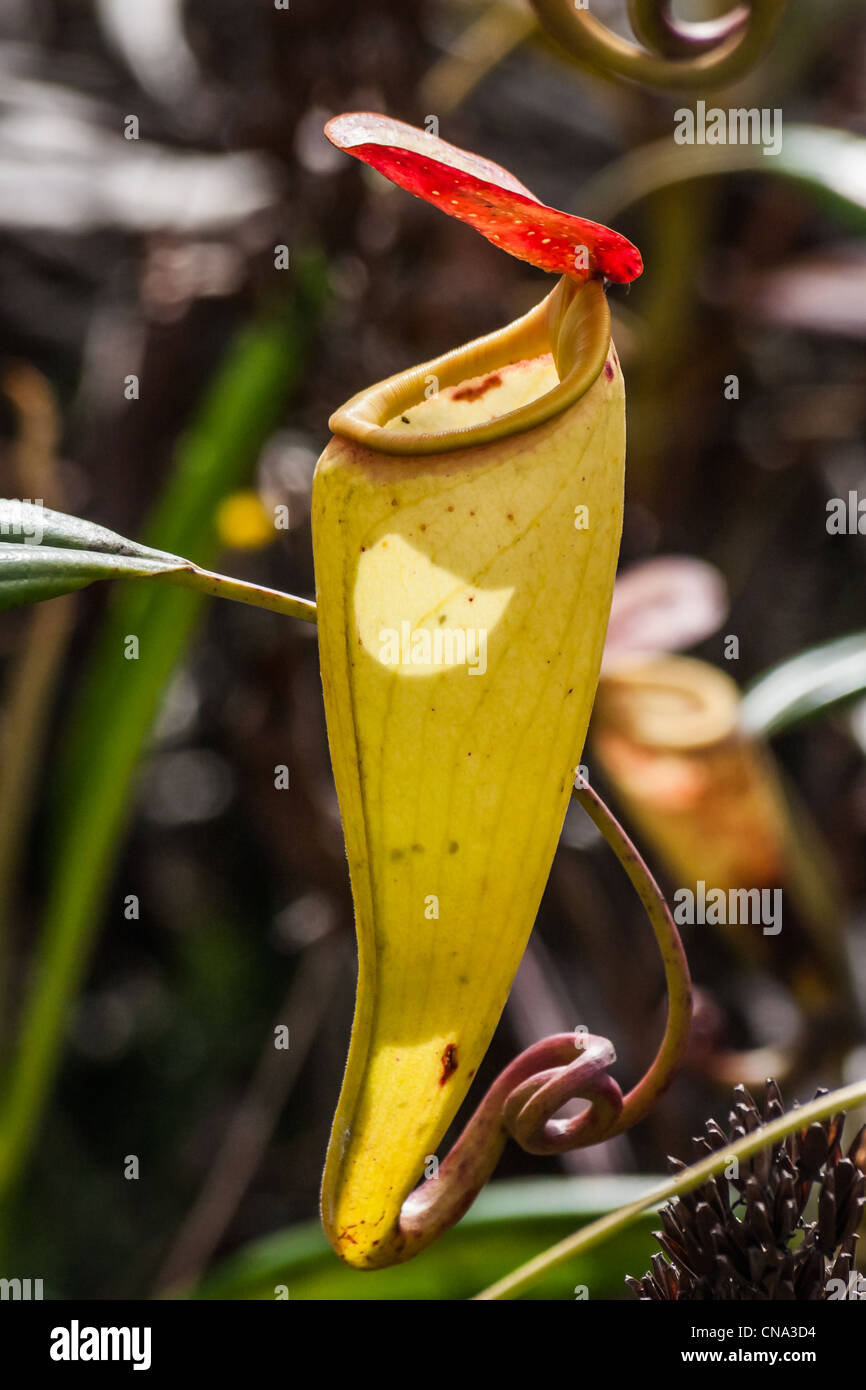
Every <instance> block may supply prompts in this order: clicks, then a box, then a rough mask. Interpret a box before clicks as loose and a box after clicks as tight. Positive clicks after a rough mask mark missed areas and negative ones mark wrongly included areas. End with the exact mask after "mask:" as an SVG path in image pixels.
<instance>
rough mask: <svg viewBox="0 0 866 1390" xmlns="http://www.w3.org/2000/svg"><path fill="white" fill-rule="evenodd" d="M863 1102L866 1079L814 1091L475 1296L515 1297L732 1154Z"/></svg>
mask: <svg viewBox="0 0 866 1390" xmlns="http://www.w3.org/2000/svg"><path fill="white" fill-rule="evenodd" d="M864 1104H866V1080H864V1081H855V1082H853V1083H852V1084H851V1085H850V1086H843V1087H842V1088H841V1089H840V1090H838V1091H831V1092H830V1093H829V1094H828V1095H825V1096H819V1097H818V1098H817V1099H816V1100H812V1101H809V1102H808V1103H807V1104H806V1105H800V1106H797V1107H796V1108H795V1109H793V1110H790V1111H788V1113H787V1114H785V1115H781V1116H780V1117H779V1119H777V1120H772V1121H771V1122H770V1123H769V1124H766V1125H761V1126H760V1128H759V1129H756V1130H754V1131H753V1132H752V1133H751V1134H747V1135H746V1136H745V1137H744V1138H743V1139H738V1140H737V1142H736V1143H735V1144H729V1145H726V1146H725V1148H724V1149H720V1150H719V1151H718V1152H716V1153H714V1154H711V1155H709V1157H707V1158H704V1159H701V1161H700V1162H699V1163H693V1164H692V1165H691V1167H689V1168H685V1169H683V1170H682V1171H681V1172H679V1173H677V1174H676V1175H675V1176H674V1177H671V1178H668V1179H667V1181H666V1182H664V1183H661V1184H660V1185H659V1186H658V1187H653V1188H651V1189H650V1191H649V1192H647V1193H646V1194H645V1195H644V1196H643V1197H638V1198H637V1199H636V1201H634V1202H627V1203H626V1205H625V1206H623V1207H619V1208H618V1209H617V1210H616V1211H614V1212H610V1213H609V1215H607V1216H603V1217H601V1218H600V1219H599V1220H598V1221H593V1222H591V1223H590V1224H589V1225H588V1226H584V1227H583V1228H582V1229H581V1230H579V1231H577V1232H576V1233H575V1234H574V1235H573V1236H567V1237H566V1239H565V1240H562V1241H559V1242H558V1244H556V1245H552V1246H551V1247H550V1249H549V1250H545V1251H544V1252H543V1253H542V1254H541V1255H537V1256H536V1258H535V1259H534V1260H529V1261H528V1262H527V1263H526V1264H525V1265H521V1266H520V1268H519V1269H515V1270H512V1272H511V1273H510V1274H507V1275H506V1276H505V1278H504V1279H499V1280H497V1282H496V1283H495V1284H491V1285H490V1287H489V1288H487V1289H485V1290H484V1291H483V1292H482V1293H480V1294H477V1295H476V1301H480V1302H493V1301H496V1300H500V1299H511V1298H517V1297H519V1295H520V1294H523V1293H525V1292H526V1291H527V1289H531V1288H532V1286H533V1285H534V1284H536V1283H537V1282H538V1280H539V1279H540V1278H541V1277H542V1276H543V1275H544V1274H547V1273H548V1272H549V1271H550V1270H551V1269H556V1268H557V1267H558V1266H559V1265H563V1264H565V1263H567V1262H568V1261H569V1260H574V1259H577V1257H578V1256H580V1255H585V1254H586V1253H587V1252H588V1251H590V1250H594V1249H595V1248H596V1246H599V1245H602V1244H603V1243H604V1241H606V1240H608V1239H609V1238H610V1237H611V1236H613V1235H616V1234H617V1233H618V1232H619V1231H623V1230H625V1228H626V1227H627V1226H630V1225H631V1223H632V1222H633V1221H634V1220H635V1218H636V1217H638V1216H640V1215H641V1213H642V1212H644V1211H646V1210H647V1208H648V1207H653V1206H658V1205H659V1203H661V1202H665V1201H668V1200H669V1199H670V1198H671V1197H681V1196H682V1195H683V1194H684V1193H686V1192H691V1191H692V1189H693V1188H695V1187H700V1185H701V1183H704V1182H706V1181H707V1179H708V1178H712V1177H715V1175H716V1174H717V1173H721V1172H723V1171H724V1169H725V1168H726V1167H727V1166H728V1164H729V1163H730V1162H731V1160H732V1159H737V1160H738V1161H739V1160H741V1159H745V1158H751V1157H752V1155H753V1154H756V1153H760V1151H761V1150H762V1149H766V1148H769V1147H770V1146H771V1145H772V1144H775V1143H777V1142H778V1141H779V1140H781V1139H784V1138H786V1136H787V1135H789V1134H792V1133H793V1132H794V1131H795V1130H801V1129H806V1128H807V1127H808V1126H809V1125H810V1124H812V1123H813V1122H814V1121H816V1120H824V1119H826V1118H827V1116H828V1115H835V1114H837V1113H838V1112H839V1111H842V1110H846V1111H847V1110H851V1109H853V1108H854V1107H856V1106H858V1105H864Z"/></svg>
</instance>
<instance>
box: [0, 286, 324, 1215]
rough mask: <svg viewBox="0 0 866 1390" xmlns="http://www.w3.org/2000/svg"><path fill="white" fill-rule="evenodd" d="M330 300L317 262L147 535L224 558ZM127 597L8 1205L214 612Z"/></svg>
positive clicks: (206, 426) (20, 1073) (122, 599)
mask: <svg viewBox="0 0 866 1390" xmlns="http://www.w3.org/2000/svg"><path fill="white" fill-rule="evenodd" d="M324 293H325V291H324V275H323V271H322V267H321V265H320V263H319V262H318V261H311V262H309V263H308V264H307V266H306V267H305V269H304V271H303V272H302V275H301V277H300V280H299V287H298V292H297V297H296V299H295V300H294V301H293V302H292V304H291V305H290V306H289V307H288V309H287V310H286V312H285V315H284V317H281V318H280V319H279V320H275V321H273V322H270V323H268V324H265V325H259V326H255V327H253V328H251V329H249V330H247V331H245V332H244V333H243V334H242V335H241V336H240V339H239V340H238V341H237V342H236V344H235V345H234V347H233V349H232V351H231V352H230V354H229V358H228V360H227V361H226V363H225V365H224V366H223V368H222V369H221V370H220V371H219V372H218V373H217V376H216V378H215V380H214V381H213V382H212V383H211V385H210V388H209V390H208V392H207V396H206V399H205V400H204V402H203V404H202V406H201V408H200V410H199V412H198V415H197V418H196V420H195V423H194V424H193V425H192V427H191V429H190V430H189V431H188V433H187V434H186V436H185V437H184V438H183V439H182V441H181V442H180V444H179V446H178V448H177V451H176V456H175V461H174V467H173V470H172V473H171V476H170V478H169V480H168V483H167V485H166V487H165V489H164V492H163V495H162V498H161V501H160V503H159V505H158V507H157V509H156V512H155V514H154V515H153V516H152V518H151V522H150V525H149V527H148V528H147V536H146V540H147V542H148V544H151V545H153V546H155V547H158V548H159V549H161V550H164V551H168V552H170V553H173V554H178V553H179V554H182V555H184V556H189V557H190V558H192V559H193V560H195V561H198V562H199V563H201V564H203V565H208V564H210V563H212V562H213V561H214V560H215V558H216V555H217V552H218V540H217V533H216V529H215V524H214V513H215V510H216V508H217V506H218V504H219V502H220V501H221V499H222V498H223V497H224V496H225V495H226V494H227V493H228V492H230V491H232V490H233V489H234V488H236V487H237V486H238V485H239V484H241V483H242V482H244V481H245V480H246V479H247V478H248V476H249V473H250V470H251V468H252V466H253V464H254V462H255V459H256V456H257V453H258V450H259V448H260V447H261V445H262V443H263V442H264V440H265V439H266V438H267V435H268V433H269V432H270V430H271V428H272V427H273V425H274V424H275V422H276V420H277V418H278V414H279V411H280V409H281V408H282V407H283V406H284V404H285V401H286V398H287V395H288V394H289V392H290V391H291V389H292V387H293V385H294V384H295V383H296V382H297V381H298V379H299V377H300V375H301V372H302V370H303V362H304V356H305V349H306V346H307V342H308V340H309V334H310V330H311V326H312V324H313V323H314V322H315V321H316V320H317V318H318V311H319V308H320V306H321V304H322V302H323V300H324ZM113 597H114V600H115V601H114V602H113V603H112V605H111V608H110V611H109V613H108V616H107V618H106V622H105V627H104V630H103V632H102V634H101V636H100V638H99V640H98V642H97V644H96V647H95V650H94V651H93V653H92V655H91V658H90V662H89V668H88V671H87V674H86V676H85V678H84V680H83V682H82V686H81V690H80V692H79V697H78V699H77V701H76V704H75V707H74V709H73V712H72V715H71V717H70V720H69V724H68V727H67V729H66V731H65V739H64V754H63V761H62V763H61V765H60V766H59V768H58V771H57V778H56V786H57V791H58V802H57V813H56V815H55V817H54V821H53V825H52V826H51V829H50V832H49V836H48V844H47V855H48V866H49V870H48V871H49V883H48V890H47V903H46V909H45V918H44V924H43V929H42V933H41V936H40V939H39V943H38V946H37V949H36V955H35V960H34V962H33V967H32V973H31V979H30V985H29V991H28V995H27V997H26V999H25V1002H24V1007H23V1012H22V1017H21V1025H20V1029H19V1035H18V1039H17V1044H16V1047H15V1050H14V1051H13V1054H12V1057H11V1059H10V1062H9V1066H8V1068H7V1070H6V1074H5V1076H4V1078H3V1080H4V1087H3V1097H2V1107H0V1121H2V1122H0V1200H3V1199H8V1196H9V1193H10V1191H11V1190H12V1188H13V1186H14V1184H15V1181H16V1179H17V1178H18V1176H19V1175H20V1172H21V1169H22V1166H23V1164H24V1162H25V1160H26V1156H27V1153H28V1151H29V1147H30V1145H31V1143H32V1141H33V1137H34V1134H35V1131H36V1129H37V1126H38V1123H39V1118H40V1115H41V1112H42V1109H43V1106H44V1103H45V1100H46V1097H47V1094H48V1091H49V1088H50V1086H51V1084H52V1080H53V1077H54V1074H55V1071H56V1068H57V1064H58V1060H59V1055H60V1051H61V1048H62V1041H63V1036H64V1029H65V1026H66V1021H67V1016H68V1012H69V1007H70V1004H71V1001H72V999H73V998H74V996H75V993H76V991H77V989H78V986H79V984H80V981H81V978H82V975H83V972H84V970H85V968H86V964H87V961H88V959H89V954H90V947H91V943H92V938H93V935H94V932H95V930H96V927H97V926H98V924H99V919H100V908H101V904H102V899H103V895H104V892H105V889H106V886H107V884H108V881H109V878H110V874H111V870H112V866H113V864H114V862H115V858H116V855H117V852H118V849H119V846H120V843H121V840H122V837H123V834H124V832H125V829H126V825H127V821H128V817H129V814H130V800H131V793H132V790H133V783H134V777H135V772H136V769H137V766H138V763H139V760H140V757H141V753H142V750H143V748H144V746H145V743H146V740H147V737H148V733H149V731H150V728H151V726H152V723H153V720H154V717H155V715H156V713H157V711H158V708H159V703H160V699H161V696H162V693H163V691H164V689H165V687H166V684H167V682H168V680H169V677H170V676H171V673H172V671H173V670H174V668H175V666H176V664H177V662H178V659H179V658H180V657H181V655H182V654H183V652H184V650H185V648H186V647H187V645H188V643H189V640H190V637H191V635H192V632H193V629H194V626H195V622H196V619H197V616H198V614H199V610H200V607H201V604H202V601H203V600H202V598H201V596H200V595H198V594H196V593H193V592H188V591H185V590H176V589H173V588H168V587H165V586H163V585H158V586H153V585H150V584H136V585H124V586H120V587H119V588H118V592H117V593H116V594H115V595H114V596H113ZM130 634H134V635H135V636H137V638H138V642H139V658H138V660H137V661H128V660H126V659H125V657H124V643H125V638H126V637H127V636H128V635H130Z"/></svg>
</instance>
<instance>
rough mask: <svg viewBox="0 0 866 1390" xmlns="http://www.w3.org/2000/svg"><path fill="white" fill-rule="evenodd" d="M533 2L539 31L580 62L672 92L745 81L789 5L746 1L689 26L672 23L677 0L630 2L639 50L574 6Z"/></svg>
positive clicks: (558, 0) (569, 0)
mask: <svg viewBox="0 0 866 1390" xmlns="http://www.w3.org/2000/svg"><path fill="white" fill-rule="evenodd" d="M531 2H532V5H533V7H534V9H535V11H536V13H537V15H538V17H539V20H540V21H541V24H542V26H543V27H544V28H545V29H546V30H547V32H548V33H550V34H551V35H552V36H553V37H554V38H555V39H557V40H558V41H559V43H560V44H562V46H563V48H565V49H567V51H568V52H569V53H570V54H571V55H572V56H573V57H575V58H577V59H578V60H580V61H581V62H587V63H591V64H592V66H593V67H595V68H599V69H602V70H605V71H608V72H613V73H616V74H617V75H618V76H620V77H626V78H631V79H632V80H633V81H635V82H643V83H646V84H647V85H648V86H652V87H673V88H677V87H679V88H686V87H695V88H710V87H722V86H725V85H727V84H728V83H731V82H736V81H737V80H738V79H739V78H741V77H743V76H744V75H745V74H746V73H747V72H749V71H750V70H751V69H752V68H753V67H755V65H756V64H757V63H758V62H759V61H760V59H761V57H762V56H763V54H764V53H765V51H766V49H767V48H768V46H769V44H770V42H771V41H772V39H773V36H774V34H775V32H776V29H777V28H778V25H779V23H780V21H781V18H782V15H783V14H784V12H785V8H786V6H787V0H747V2H746V3H743V4H739V5H736V6H735V7H734V8H733V9H731V10H730V11H729V13H728V14H726V15H723V16H721V18H719V19H712V20H704V21H701V22H699V23H690V22H688V21H686V20H682V19H678V18H676V17H675V15H674V13H673V3H672V0H629V6H628V10H629V18H630V20H631V25H632V29H633V30H634V33H635V36H636V38H637V39H638V40H639V43H638V44H635V43H632V42H631V41H630V40H628V39H623V38H620V37H619V35H618V34H613V33H611V31H610V30H609V29H607V28H606V27H605V26H604V25H603V24H602V23H601V21H600V20H598V19H596V18H595V16H594V15H593V14H591V13H590V11H589V10H588V9H584V8H579V7H578V6H577V5H576V4H575V0H531ZM640 45H642V47H641V46H640Z"/></svg>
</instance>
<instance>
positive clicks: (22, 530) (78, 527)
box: [0, 497, 188, 612]
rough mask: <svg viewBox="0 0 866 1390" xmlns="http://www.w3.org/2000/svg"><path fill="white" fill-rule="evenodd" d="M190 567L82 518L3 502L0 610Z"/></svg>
mask: <svg viewBox="0 0 866 1390" xmlns="http://www.w3.org/2000/svg"><path fill="white" fill-rule="evenodd" d="M186 568H188V566H187V564H186V561H184V560H182V559H181V558H180V557H179V556H178V555H169V554H167V553H166V552H165V551H161V550H154V549H152V548H151V547H150V546H147V545H139V544H137V543H136V542H135V541H130V540H127V539H126V537H125V536H119V535H117V533H116V532H115V531H109V530H107V529H106V527H104V526H96V525H95V524H94V523H93V522H92V521H85V520H84V519H83V518H82V517H79V516H67V515H66V514H65V513H64V512H55V511H52V510H51V509H50V508H48V507H43V506H41V505H40V504H38V503H34V502H26V501H19V500H18V499H17V498H14V497H2V498H0V612H3V611H4V610H5V609H7V608H16V607H20V606H21V605H22V604H26V603H41V602H42V600H43V599H46V598H56V597H57V596H58V595H59V594H68V593H71V592H72V590H73V589H83V588H84V587H85V586H86V585H87V584H92V583H93V581H94V580H96V579H123V578H127V579H132V578H139V579H146V578H149V577H151V576H153V575H157V574H169V573H172V572H175V573H176V572H177V571H178V570H183V569H186Z"/></svg>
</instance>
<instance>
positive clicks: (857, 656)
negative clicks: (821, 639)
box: [741, 632, 866, 738]
mask: <svg viewBox="0 0 866 1390" xmlns="http://www.w3.org/2000/svg"><path fill="white" fill-rule="evenodd" d="M864 691H866V632H855V633H853V634H852V635H851V636H850V637H842V638H840V639H838V640H836V641H833V642H826V643H824V644H823V645H822V646H820V647H811V648H810V649H809V651H806V652H801V653H800V655H799V656H795V657H792V658H791V660H790V661H783V662H782V663H781V664H780V665H779V666H775V667H773V669H772V670H771V671H769V672H767V673H766V674H764V675H762V676H760V677H759V678H758V679H757V680H756V681H754V682H753V683H752V685H751V686H750V687H749V688H748V690H747V691H746V693H745V695H744V696H743V702H742V706H741V722H742V725H743V727H744V729H746V730H747V732H748V733H751V734H762V735H763V736H764V737H765V738H767V737H769V736H770V735H772V734H779V733H782V731H783V730H785V729H789V728H791V727H792V726H793V725H794V724H799V723H801V722H802V721H803V720H804V719H810V718H813V717H814V716H815V715H818V714H821V713H823V712H824V710H827V709H830V708H832V706H833V705H837V704H839V703H840V702H841V701H842V700H850V699H852V698H853V697H854V696H857V695H861V694H863V692H864Z"/></svg>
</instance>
